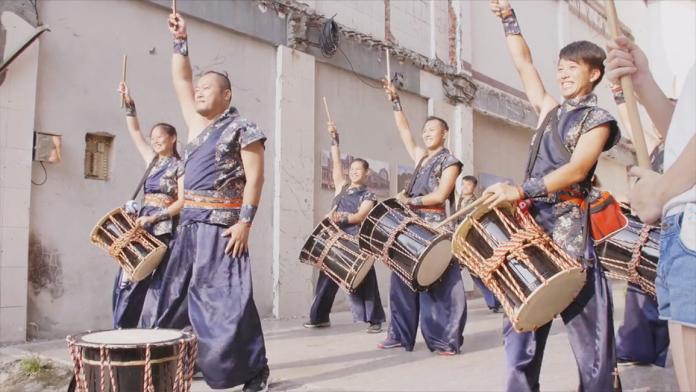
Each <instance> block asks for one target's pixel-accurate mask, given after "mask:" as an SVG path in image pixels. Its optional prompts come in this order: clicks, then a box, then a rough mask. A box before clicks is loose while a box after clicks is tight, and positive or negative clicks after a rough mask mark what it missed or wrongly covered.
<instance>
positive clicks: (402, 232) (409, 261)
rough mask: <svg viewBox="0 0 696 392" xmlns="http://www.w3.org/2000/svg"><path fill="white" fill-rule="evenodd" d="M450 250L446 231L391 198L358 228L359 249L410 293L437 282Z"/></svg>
mask: <svg viewBox="0 0 696 392" xmlns="http://www.w3.org/2000/svg"><path fill="white" fill-rule="evenodd" d="M450 247H451V243H450V233H449V232H447V231H446V230H443V229H438V228H435V227H432V226H430V225H429V224H428V223H427V222H426V221H425V220H423V219H422V218H421V217H419V216H418V215H416V213H414V212H413V211H411V210H410V209H409V208H407V207H406V206H404V205H403V204H401V202H399V201H398V200H396V199H394V198H392V199H387V200H385V201H383V202H381V203H379V204H377V205H376V206H375V207H374V208H372V210H371V211H370V213H369V214H368V216H367V218H366V219H365V221H363V223H362V225H361V226H360V249H362V250H364V251H367V252H370V253H374V254H376V255H379V256H380V257H381V258H382V261H384V262H385V263H386V264H387V266H388V267H389V268H390V269H391V270H392V271H393V272H394V273H396V274H397V276H399V278H401V280H403V281H404V283H406V284H407V285H408V286H409V287H410V288H411V289H412V290H413V291H422V290H425V289H427V288H428V287H429V286H430V285H432V284H433V283H435V282H436V281H437V280H438V279H440V277H441V276H442V274H443V273H444V272H445V270H446V269H447V267H448V266H449V263H450V261H451V260H452V254H451V253H450Z"/></svg>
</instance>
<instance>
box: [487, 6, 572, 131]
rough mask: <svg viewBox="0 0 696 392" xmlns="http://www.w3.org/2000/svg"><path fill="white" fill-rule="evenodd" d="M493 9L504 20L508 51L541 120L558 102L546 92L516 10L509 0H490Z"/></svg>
mask: <svg viewBox="0 0 696 392" xmlns="http://www.w3.org/2000/svg"><path fill="white" fill-rule="evenodd" d="M490 6H491V11H493V13H494V14H495V15H496V16H498V17H499V18H500V19H501V20H502V22H503V28H504V30H505V40H506V42H507V47H508V51H509V52H510V56H511V57H512V61H513V63H514V64H515V69H517V73H518V74H519V75H520V79H521V80H522V85H523V86H524V92H525V94H527V99H529V103H531V104H532V107H533V108H534V111H535V112H536V113H537V114H538V115H539V121H540V122H541V121H543V119H544V117H545V116H546V113H548V111H549V110H551V109H553V108H554V107H555V106H556V105H558V102H557V101H556V100H555V99H554V98H553V97H552V96H551V95H549V94H548V93H547V92H546V88H544V83H543V82H542V81H541V77H540V76H539V72H538V71H537V69H536V68H535V67H534V63H533V62H532V53H531V51H530V50H529V46H528V45H527V41H526V40H525V39H524V37H523V36H522V32H521V31H520V26H519V24H518V22H517V17H516V16H515V12H514V11H513V10H512V7H511V6H510V3H509V2H508V1H507V0H490Z"/></svg>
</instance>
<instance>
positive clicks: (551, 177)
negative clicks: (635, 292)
mask: <svg viewBox="0 0 696 392" xmlns="http://www.w3.org/2000/svg"><path fill="white" fill-rule="evenodd" d="M490 7H491V10H492V11H493V13H494V14H495V15H496V16H498V17H499V18H500V19H501V21H502V24H503V30H504V32H505V36H506V42H507V46H508V50H509V51H510V54H511V55H512V60H513V63H514V65H515V68H516V69H517V71H518V73H519V74H520V78H521V79H522V84H523V85H524V87H525V92H526V94H527V98H528V99H529V102H530V103H531V105H532V107H533V109H534V110H535V111H536V113H537V114H538V115H539V120H540V121H539V124H540V125H539V128H541V127H542V126H544V129H543V130H542V132H543V134H542V135H541V139H538V140H535V141H536V142H537V144H535V145H533V147H534V146H538V147H539V148H538V152H537V153H536V154H532V156H530V161H529V164H528V166H529V168H528V170H527V176H526V177H527V178H526V179H525V181H524V182H523V183H522V185H521V186H514V185H510V184H504V183H499V184H495V185H493V186H491V187H489V188H488V189H487V190H486V193H491V194H492V196H491V201H490V205H496V204H498V203H500V202H505V201H508V202H516V201H518V200H520V199H531V200H532V203H533V204H532V207H531V208H530V211H531V213H532V214H533V216H534V218H535V219H536V220H537V222H538V223H539V224H540V225H541V226H542V227H543V228H544V229H545V231H546V232H547V233H549V235H550V236H551V237H552V238H553V240H554V242H555V243H556V244H558V245H559V246H560V247H561V248H562V249H564V250H565V251H566V252H567V253H568V255H570V256H571V257H574V258H576V259H579V260H581V261H582V262H583V263H584V265H585V266H586V271H587V281H586V283H585V286H584V287H583V289H582V290H581V291H580V293H579V294H578V296H577V297H576V299H575V300H574V301H573V302H572V303H571V304H570V305H569V306H568V307H567V308H566V309H565V310H564V311H563V312H561V317H562V319H563V322H564V323H565V325H566V331H567V332H568V340H569V341H570V345H571V347H572V349H573V353H574V354H575V358H576V362H577V366H578V373H579V378H580V386H579V388H578V389H579V390H583V391H611V390H613V386H614V382H615V381H616V380H615V376H614V374H613V372H614V369H615V365H616V361H615V355H614V327H613V324H612V320H613V309H612V303H611V291H610V289H609V285H608V282H607V280H606V278H605V276H604V274H603V273H602V268H601V265H599V263H597V262H596V257H595V255H594V252H593V249H594V248H593V243H592V240H591V238H590V236H589V227H588V225H587V215H586V211H584V209H582V208H581V207H580V203H581V202H582V201H583V199H584V198H585V197H586V196H587V194H588V192H589V190H590V180H591V178H592V174H593V172H594V167H595V166H596V164H597V160H598V159H599V156H600V154H601V153H602V151H605V150H608V149H609V148H611V147H612V146H613V145H614V144H616V142H618V138H619V136H620V135H619V132H618V127H617V125H616V121H615V120H614V119H613V118H612V117H611V115H610V114H609V113H608V112H607V111H606V110H603V109H601V108H599V107H598V106H597V97H596V95H594V94H593V90H594V88H595V86H596V85H597V84H598V83H599V82H600V80H601V79H602V76H603V74H604V64H603V61H604V59H605V58H606V55H605V53H604V51H603V50H602V49H601V48H600V47H598V46H597V45H595V44H593V43H591V42H587V41H578V42H573V43H571V44H569V45H567V46H565V47H564V48H563V49H561V51H560V53H559V59H558V63H557V65H558V68H557V73H556V76H557V80H558V83H559V89H560V91H561V94H562V96H563V101H562V102H561V103H560V105H559V102H558V101H557V100H556V99H555V98H554V97H552V96H551V95H550V93H549V92H548V90H547V89H546V88H545V86H544V84H543V82H542V80H541V78H540V77H539V73H538V71H537V70H536V68H535V66H534V64H533V63H532V56H531V52H530V50H529V47H528V46H527V42H526V41H525V39H524V37H523V36H522V33H521V30H520V26H519V23H518V20H517V18H516V16H515V13H514V12H513V10H512V8H511V6H510V4H509V2H508V1H507V0H498V1H496V0H491V2H490ZM544 120H548V121H544ZM533 152H534V151H532V153H533ZM568 154H569V155H570V158H569V159H568V158H567V157H566V156H567V155H568ZM561 198H563V199H561ZM584 205H587V203H585V204H584ZM550 329H551V322H549V323H547V324H546V325H543V326H540V327H539V328H538V329H537V330H536V331H534V332H526V333H518V332H515V331H514V329H513V328H512V324H511V322H510V320H509V319H507V318H505V325H504V331H503V333H504V340H505V354H506V357H507V366H508V377H507V390H508V391H538V390H539V389H540V385H539V375H540V372H541V366H542V358H543V355H544V347H545V345H546V339H547V338H548V335H549V331H550Z"/></svg>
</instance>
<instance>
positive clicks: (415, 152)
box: [382, 79, 425, 163]
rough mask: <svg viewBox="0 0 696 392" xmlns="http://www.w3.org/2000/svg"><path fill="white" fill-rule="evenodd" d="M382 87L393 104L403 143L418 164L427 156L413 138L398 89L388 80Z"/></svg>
mask: <svg viewBox="0 0 696 392" xmlns="http://www.w3.org/2000/svg"><path fill="white" fill-rule="evenodd" d="M382 85H383V87H384V91H385V92H386V93H387V98H389V100H390V101H391V102H392V107H393V109H394V122H396V127H397V129H398V130H399V136H400V137H401V141H402V142H403V143H404V147H406V151H407V152H408V155H409V156H410V157H411V159H413V161H414V162H416V163H417V162H418V161H420V160H421V158H423V156H425V149H423V148H422V147H419V146H418V144H417V143H416V139H415V138H414V137H413V133H411V126H410V125H409V124H408V119H407V118H406V115H405V114H404V111H403V110H402V107H401V100H400V99H399V94H398V93H397V91H396V87H394V85H393V84H392V83H391V82H390V81H388V80H386V79H384V80H382Z"/></svg>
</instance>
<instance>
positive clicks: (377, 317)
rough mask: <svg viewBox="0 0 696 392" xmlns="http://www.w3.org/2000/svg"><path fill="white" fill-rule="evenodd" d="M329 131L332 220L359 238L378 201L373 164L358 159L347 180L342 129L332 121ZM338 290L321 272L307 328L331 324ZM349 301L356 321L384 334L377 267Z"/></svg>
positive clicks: (353, 164) (368, 328)
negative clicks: (370, 184) (370, 186)
mask: <svg viewBox="0 0 696 392" xmlns="http://www.w3.org/2000/svg"><path fill="white" fill-rule="evenodd" d="M328 131H329V134H330V135H331V162H332V167H333V168H332V176H333V182H334V187H335V189H336V193H335V196H334V200H333V203H332V209H331V211H332V212H331V220H333V221H334V222H335V223H336V224H337V225H338V226H339V227H340V228H341V229H343V231H345V232H346V233H348V234H350V235H353V236H357V235H358V232H359V230H360V224H361V223H362V222H363V221H364V220H365V218H366V217H367V215H368V213H369V212H370V210H371V209H372V207H374V206H375V203H376V201H377V197H376V196H375V194H374V193H372V192H370V191H369V190H367V185H365V184H366V182H367V177H368V175H369V172H370V165H369V164H368V163H367V161H366V160H364V159H360V158H356V159H354V160H353V162H352V163H351V164H350V170H349V171H348V178H346V177H345V176H344V175H343V164H342V162H341V152H340V150H339V137H338V130H337V129H336V126H335V125H334V123H333V122H329V124H328ZM337 291H338V285H337V284H336V283H335V282H334V281H333V280H331V279H330V278H329V277H328V276H327V275H326V274H325V273H324V272H319V280H318V281H317V285H316V288H315V290H314V300H312V306H311V308H310V311H309V321H308V322H306V323H305V324H304V327H305V328H321V327H328V326H330V325H331V321H330V320H329V314H330V313H331V306H332V305H333V302H334V298H335V297H336V292H337ZM348 298H349V299H350V304H351V309H352V311H353V321H354V322H358V321H362V322H365V323H368V324H369V325H368V327H367V333H379V332H382V323H383V322H384V319H385V315H384V309H382V300H381V299H380V296H379V288H378V287H377V274H376V273H375V267H374V266H372V267H371V268H370V271H369V272H368V273H367V275H366V276H365V279H364V280H363V281H362V283H361V284H360V286H358V287H357V288H356V290H355V292H354V293H352V294H350V295H349V296H348Z"/></svg>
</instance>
